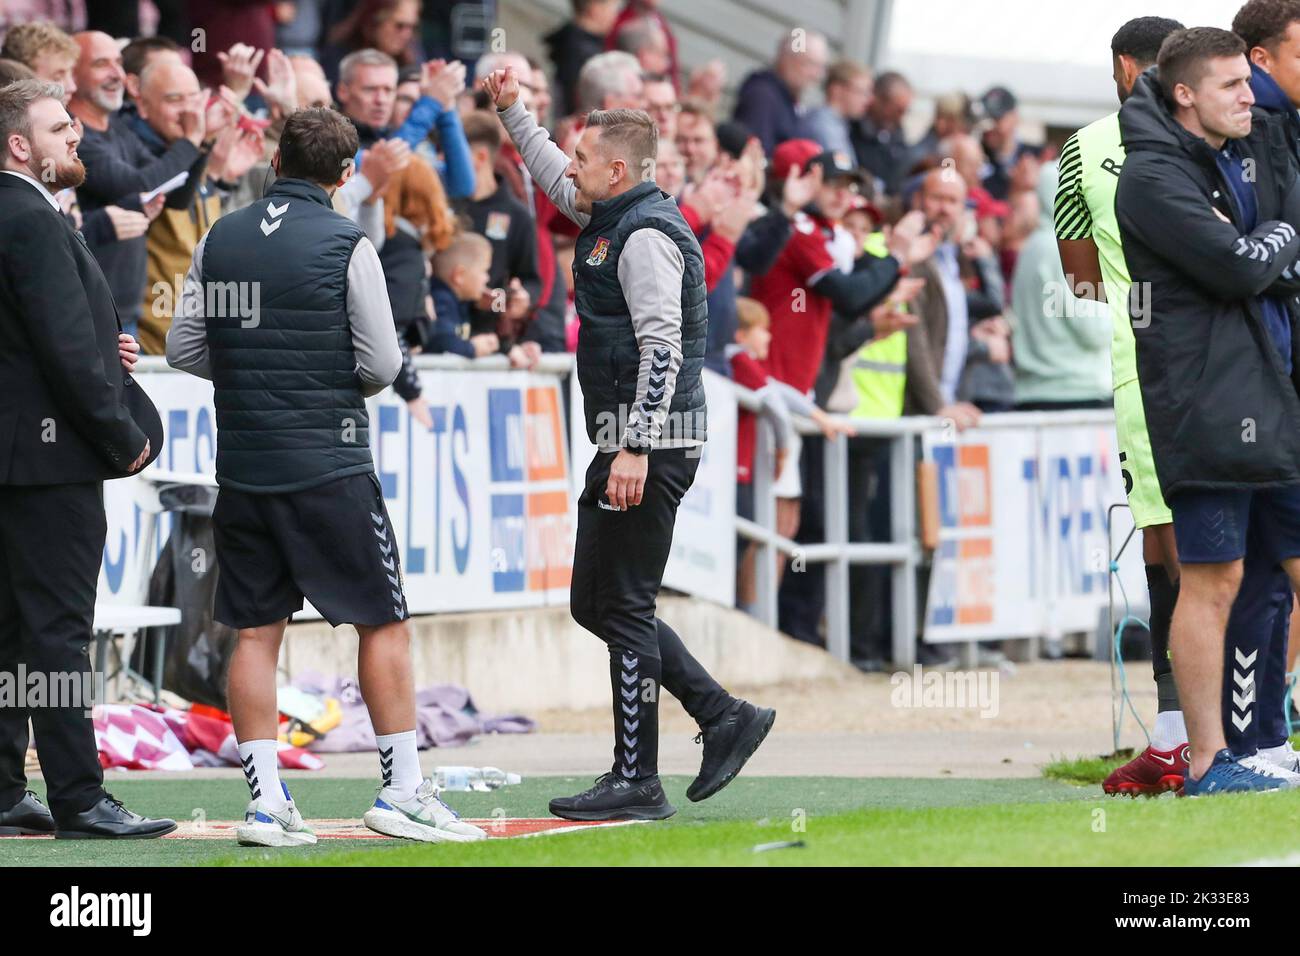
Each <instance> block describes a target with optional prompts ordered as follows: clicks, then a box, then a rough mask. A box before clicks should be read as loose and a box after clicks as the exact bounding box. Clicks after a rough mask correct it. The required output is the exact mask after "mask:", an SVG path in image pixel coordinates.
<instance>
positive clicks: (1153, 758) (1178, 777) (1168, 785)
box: [1101, 744, 1188, 797]
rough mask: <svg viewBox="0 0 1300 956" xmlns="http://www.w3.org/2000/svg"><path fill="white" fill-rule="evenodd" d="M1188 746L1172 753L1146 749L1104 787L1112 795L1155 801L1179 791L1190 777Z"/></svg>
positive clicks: (1103, 784)
mask: <svg viewBox="0 0 1300 956" xmlns="http://www.w3.org/2000/svg"><path fill="white" fill-rule="evenodd" d="M1187 760H1188V749H1187V744H1180V745H1179V746H1177V747H1175V748H1174V749H1173V750H1169V751H1165V750H1156V749H1155V748H1154V747H1147V749H1146V750H1144V751H1142V752H1141V753H1140V754H1138V755H1137V756H1136V757H1134V758H1133V759H1132V760H1130V761H1129V762H1128V763H1126V764H1124V766H1122V767H1117V768H1116V769H1115V770H1114V772H1112V773H1111V775H1110V776H1109V777H1107V778H1106V779H1105V780H1104V781H1103V782H1102V784H1101V789H1102V790H1104V791H1105V792H1106V793H1109V794H1116V793H1120V794H1124V795H1126V796H1130V797H1154V796H1155V795H1156V794H1159V793H1164V792H1165V791H1166V790H1175V791H1176V790H1180V789H1181V788H1182V786H1183V778H1184V777H1186V776H1187Z"/></svg>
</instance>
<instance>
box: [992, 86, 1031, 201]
mask: <svg viewBox="0 0 1300 956" xmlns="http://www.w3.org/2000/svg"><path fill="white" fill-rule="evenodd" d="M980 106H981V108H982V111H983V113H984V116H985V118H986V119H988V120H989V121H990V122H991V123H992V125H991V126H989V127H988V129H986V130H985V131H984V136H983V144H984V155H985V157H986V158H987V159H988V162H987V163H986V164H985V166H984V169H983V170H982V171H981V173H980V178H981V179H982V180H983V182H984V188H985V189H987V190H988V191H989V193H990V194H992V196H993V198H994V199H1002V200H1005V199H1006V198H1007V197H1008V196H1009V195H1011V171H1012V170H1013V169H1015V166H1016V163H1018V162H1020V158H1021V157H1022V156H1023V155H1025V154H1026V153H1029V154H1031V155H1037V153H1038V152H1039V151H1038V150H1037V149H1035V148H1034V147H1033V146H1029V145H1027V144H1025V143H1022V142H1020V139H1019V137H1018V136H1017V135H1016V130H1017V129H1018V128H1019V126H1020V103H1019V102H1018V101H1017V100H1016V96H1015V94H1014V93H1012V92H1011V91H1010V90H1009V89H1007V88H1006V87H1005V86H995V87H993V89H991V90H989V91H988V92H987V93H985V94H984V95H983V96H982V97H980Z"/></svg>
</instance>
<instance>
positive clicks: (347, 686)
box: [293, 674, 537, 753]
mask: <svg viewBox="0 0 1300 956" xmlns="http://www.w3.org/2000/svg"><path fill="white" fill-rule="evenodd" d="M293 686H294V687H297V688H298V689H299V690H301V691H305V692H307V693H309V694H316V695H319V696H323V697H337V698H338V700H339V703H340V704H341V705H342V708H343V721H342V723H340V724H339V725H338V726H337V727H335V728H334V729H333V730H331V731H330V732H329V733H327V734H326V735H325V736H324V737H323V738H322V739H320V740H318V741H316V742H315V743H313V744H312V745H311V746H310V747H308V748H307V749H309V750H312V751H314V752H316V753H355V752H357V751H365V750H374V749H375V730H374V727H372V726H371V724H370V714H369V712H368V711H367V710H366V705H365V701H363V700H362V699H361V688H360V687H359V686H358V685H357V682H356V679H355V678H352V677H336V678H333V679H330V678H327V677H323V676H322V675H320V674H304V675H302V676H301V677H299V678H298V679H297V680H296V681H294V682H293ZM415 724H416V732H417V734H418V736H419V742H420V747H421V749H423V748H425V747H458V746H460V745H461V744H466V743H469V741H470V740H471V739H472V738H473V737H474V736H475V735H477V734H526V733H530V732H531V731H532V730H534V729H535V728H536V726H537V724H536V722H535V721H533V720H531V719H530V718H528V717H524V716H523V715H521V714H509V715H504V716H496V717H485V716H483V715H482V714H480V713H479V712H478V708H476V707H475V706H474V701H473V700H472V699H471V698H470V696H469V691H467V690H466V689H465V688H463V687H457V686H456V685H455V684H436V685H434V686H433V687H426V688H424V689H423V690H420V691H416V694H415Z"/></svg>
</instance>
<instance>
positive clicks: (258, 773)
mask: <svg viewBox="0 0 1300 956" xmlns="http://www.w3.org/2000/svg"><path fill="white" fill-rule="evenodd" d="M239 762H240V763H241V764H243V765H244V778H245V779H246V780H247V781H248V792H249V793H251V794H252V796H253V799H254V800H256V801H258V802H259V803H261V804H262V805H263V806H264V807H266V808H267V809H268V810H283V809H284V808H285V807H287V806H288V805H289V801H288V800H286V799H285V798H284V786H283V785H282V784H281V783H280V745H279V743H278V742H277V741H274V740H246V741H244V742H243V743H241V744H240V745H239Z"/></svg>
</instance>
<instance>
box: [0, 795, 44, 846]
mask: <svg viewBox="0 0 1300 956" xmlns="http://www.w3.org/2000/svg"><path fill="white" fill-rule="evenodd" d="M53 832H54V817H52V816H50V811H49V810H47V809H46V808H45V804H43V803H41V801H40V800H39V799H38V798H37V796H36V794H34V793H32V792H31V791H30V790H28V791H27V792H26V793H25V794H23V798H22V799H21V800H19V801H18V802H17V803H15V804H14V805H13V806H12V807H10V808H9V809H8V810H3V811H0V836H37V835H39V834H42V833H53Z"/></svg>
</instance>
